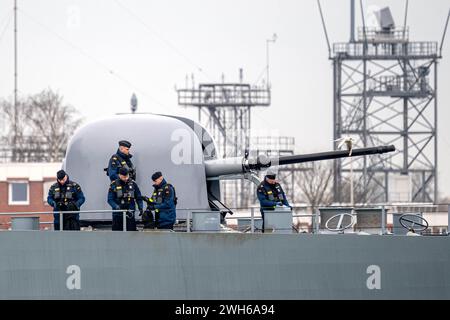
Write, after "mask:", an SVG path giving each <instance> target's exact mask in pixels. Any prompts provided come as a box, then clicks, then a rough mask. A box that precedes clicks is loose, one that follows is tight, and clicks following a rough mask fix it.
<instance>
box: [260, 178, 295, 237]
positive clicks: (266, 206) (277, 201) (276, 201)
mask: <svg viewBox="0 0 450 320" xmlns="http://www.w3.org/2000/svg"><path fill="white" fill-rule="evenodd" d="M275 178H276V174H275V173H274V172H268V173H267V175H266V176H265V177H264V181H263V182H261V183H260V184H259V186H258V188H257V189H256V193H257V196H258V200H259V203H260V206H261V209H260V210H261V217H262V219H263V225H262V229H263V230H262V231H263V232H264V211H266V210H275V208H276V207H277V206H286V207H289V208H291V206H290V204H289V202H288V200H287V199H286V194H285V193H284V191H283V188H281V185H280V184H279V183H278V182H277V180H275Z"/></svg>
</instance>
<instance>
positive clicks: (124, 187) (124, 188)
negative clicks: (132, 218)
mask: <svg viewBox="0 0 450 320" xmlns="http://www.w3.org/2000/svg"><path fill="white" fill-rule="evenodd" d="M114 184H115V188H114V192H115V193H116V197H117V199H118V200H119V201H120V204H129V203H131V202H133V200H134V199H135V197H136V196H135V191H136V188H135V184H134V181H133V180H131V179H129V180H128V181H127V182H125V183H121V180H120V179H117V180H116V181H115V182H114Z"/></svg>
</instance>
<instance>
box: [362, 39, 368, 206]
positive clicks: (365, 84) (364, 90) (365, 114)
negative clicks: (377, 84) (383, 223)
mask: <svg viewBox="0 0 450 320" xmlns="http://www.w3.org/2000/svg"><path fill="white" fill-rule="evenodd" d="M363 52H364V54H363V59H364V60H363V77H364V81H363V145H364V148H367V59H366V55H367V47H366V45H364V50H363ZM363 186H364V187H363V194H362V202H363V203H366V202H367V201H368V199H367V190H368V186H367V156H364V159H363Z"/></svg>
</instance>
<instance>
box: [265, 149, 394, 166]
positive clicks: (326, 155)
mask: <svg viewBox="0 0 450 320" xmlns="http://www.w3.org/2000/svg"><path fill="white" fill-rule="evenodd" d="M392 151H395V147H394V146H393V145H390V146H380V147H371V148H359V149H353V150H352V155H351V157H356V156H366V155H371V154H382V153H387V152H392ZM346 157H349V151H348V150H342V151H328V152H320V153H311V154H300V155H295V156H283V157H279V158H278V162H276V161H277V159H275V161H271V162H272V164H273V163H278V165H286V164H294V163H302V162H311V161H320V160H330V159H339V158H346Z"/></svg>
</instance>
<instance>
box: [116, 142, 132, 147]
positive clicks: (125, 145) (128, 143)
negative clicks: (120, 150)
mask: <svg viewBox="0 0 450 320" xmlns="http://www.w3.org/2000/svg"><path fill="white" fill-rule="evenodd" d="M119 146H121V147H127V148H131V142H129V141H127V140H120V141H119Z"/></svg>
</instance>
